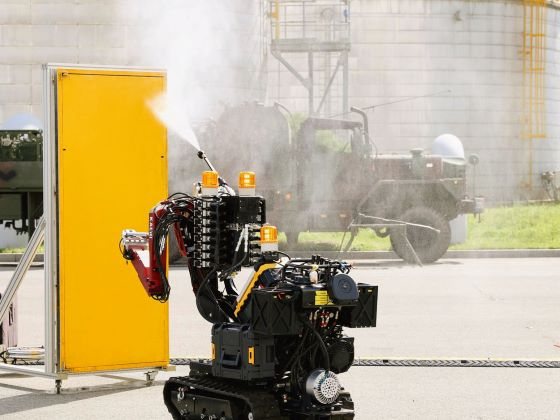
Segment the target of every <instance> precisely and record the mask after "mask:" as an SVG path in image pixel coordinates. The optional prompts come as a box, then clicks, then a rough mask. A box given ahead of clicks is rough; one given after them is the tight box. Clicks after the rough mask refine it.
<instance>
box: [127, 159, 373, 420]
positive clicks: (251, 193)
mask: <svg viewBox="0 0 560 420" xmlns="http://www.w3.org/2000/svg"><path fill="white" fill-rule="evenodd" d="M199 157H200V158H201V159H203V160H204V161H205V162H206V164H207V165H208V167H209V169H210V170H209V171H206V172H204V173H203V174H202V182H200V183H198V184H197V185H196V188H195V192H194V193H193V194H192V195H189V194H183V193H177V194H173V195H171V196H170V197H168V198H167V199H166V200H164V201H162V202H160V203H159V204H157V205H156V206H155V207H154V208H153V209H152V210H151V211H150V214H149V232H148V233H141V232H136V231H133V230H125V231H123V235H122V239H121V251H122V254H123V257H124V258H125V259H127V260H129V261H131V263H132V265H133V266H134V268H135V269H136V271H137V273H138V277H139V279H140V281H141V283H142V285H143V286H144V289H145V290H146V292H147V294H148V295H149V296H151V297H152V298H154V299H156V300H158V301H160V302H165V301H167V299H168V297H169V293H170V285H169V281H168V278H167V260H168V258H167V255H166V253H167V237H168V233H171V232H172V233H173V234H174V235H175V238H176V239H177V243H178V246H179V249H180V252H181V253H182V255H184V256H186V257H187V265H188V270H189V273H190V278H191V283H192V288H193V292H194V293H195V295H196V306H197V309H198V311H199V313H200V314H201V315H202V317H203V318H204V319H206V320H207V321H209V322H211V323H212V337H211V349H212V357H211V361H209V362H197V363H191V364H190V373H189V376H187V377H173V378H170V379H169V380H168V381H167V382H166V384H165V386H164V390H163V398H164V402H165V405H166V406H167V408H168V410H169V412H170V413H171V415H172V416H173V418H174V419H208V420H218V419H219V420H238V419H247V420H252V419H257V420H265V419H271V420H272V419H317V420H319V419H321V420H322V419H331V418H336V419H343V420H345V419H353V418H354V404H353V402H352V399H351V397H350V394H349V393H348V392H346V391H345V390H344V389H343V387H342V385H341V383H340V381H339V376H338V375H339V374H341V373H344V372H346V371H347V370H348V369H350V367H351V366H352V363H353V361H354V339H353V338H352V337H348V336H346V335H345V334H344V332H343V328H344V327H349V328H361V327H375V323H376V312H377V286H371V285H368V284H361V283H356V282H355V281H354V280H353V279H352V277H350V276H349V272H350V269H351V267H350V265H349V264H347V263H345V262H343V261H336V260H331V259H328V258H323V257H320V256H313V257H311V258H290V257H289V256H288V255H286V254H284V253H282V252H280V251H278V236H277V230H276V227H274V226H271V225H268V224H266V206H265V200H264V199H263V198H262V197H260V196H258V195H256V193H255V174H254V173H252V172H241V173H240V175H239V188H238V192H237V193H236V192H235V191H234V189H233V188H231V187H230V186H229V185H228V184H227V183H226V182H225V180H223V179H222V178H221V177H220V176H219V175H218V172H216V170H215V169H214V167H213V166H212V164H211V163H210V161H209V160H208V158H207V157H206V156H205V154H204V153H203V152H199ZM242 268H245V270H243V271H242ZM246 272H248V275H247V278H246V280H245V281H244V282H241V281H237V277H242V276H244V275H245V274H246ZM241 283H244V284H241Z"/></svg>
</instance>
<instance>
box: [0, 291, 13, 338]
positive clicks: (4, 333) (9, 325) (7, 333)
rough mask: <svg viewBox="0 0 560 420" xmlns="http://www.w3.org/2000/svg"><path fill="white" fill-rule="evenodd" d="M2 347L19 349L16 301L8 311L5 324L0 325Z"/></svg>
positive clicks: (0, 295)
mask: <svg viewBox="0 0 560 420" xmlns="http://www.w3.org/2000/svg"><path fill="white" fill-rule="evenodd" d="M1 297H2V294H1V293H0V298H1ZM0 321H1V320H0ZM0 347H4V348H8V347H17V313H16V302H15V299H14V302H12V304H11V305H10V309H8V313H7V314H6V317H5V318H4V322H1V323H0Z"/></svg>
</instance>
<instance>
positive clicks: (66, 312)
mask: <svg viewBox="0 0 560 420" xmlns="http://www.w3.org/2000/svg"><path fill="white" fill-rule="evenodd" d="M164 90H165V75H164V74H163V73H159V72H135V71H112V70H83V69H70V68H68V69H58V71H57V124H58V126H57V130H58V177H59V178H58V179H59V191H58V193H59V202H58V204H59V284H60V290H59V298H60V326H59V328H60V360H61V368H62V370H63V371H69V372H87V371H99V370H114V369H126V368H139V367H155V366H165V365H167V364H168V362H169V349H168V307H167V304H161V303H159V302H156V301H155V300H153V299H150V298H149V297H148V296H147V295H146V294H145V292H144V289H143V288H142V286H141V285H140V283H139V281H138V278H137V276H136V272H135V270H134V269H133V268H132V266H130V265H127V264H126V263H125V261H124V260H123V258H122V257H121V254H120V252H119V249H118V246H117V245H118V241H119V238H120V234H121V231H122V230H123V229H124V228H132V229H136V230H139V231H146V230H147V228H148V226H147V224H148V211H149V209H150V208H151V207H153V206H154V205H155V204H156V203H157V202H158V201H160V200H161V199H163V198H164V197H166V196H167V133H166V130H165V128H164V127H163V126H162V125H161V124H160V122H159V121H157V119H156V118H155V117H154V116H153V115H152V113H151V112H150V110H149V108H148V105H147V103H148V102H149V101H150V100H151V99H153V98H154V97H156V96H157V95H159V94H160V93H162V92H163V91H164Z"/></svg>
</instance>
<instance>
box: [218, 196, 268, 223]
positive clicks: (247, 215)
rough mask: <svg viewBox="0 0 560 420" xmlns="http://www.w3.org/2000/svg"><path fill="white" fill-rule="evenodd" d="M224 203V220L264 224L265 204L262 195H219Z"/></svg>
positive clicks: (227, 221)
mask: <svg viewBox="0 0 560 420" xmlns="http://www.w3.org/2000/svg"><path fill="white" fill-rule="evenodd" d="M221 200H222V202H223V203H224V204H225V205H226V206H225V209H226V214H225V222H226V223H227V224H230V223H236V224H240V225H246V224H249V223H259V224H264V223H265V222H266V205H265V201H264V199H263V198H262V197H258V196H255V197H241V196H238V195H233V196H232V195H224V196H222V197H221Z"/></svg>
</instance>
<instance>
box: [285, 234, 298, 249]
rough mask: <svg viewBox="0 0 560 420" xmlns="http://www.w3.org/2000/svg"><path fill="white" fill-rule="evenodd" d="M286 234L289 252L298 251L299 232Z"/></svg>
mask: <svg viewBox="0 0 560 420" xmlns="http://www.w3.org/2000/svg"><path fill="white" fill-rule="evenodd" d="M285 233H286V247H287V250H288V251H293V250H294V249H296V246H297V244H298V237H299V232H285Z"/></svg>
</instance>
